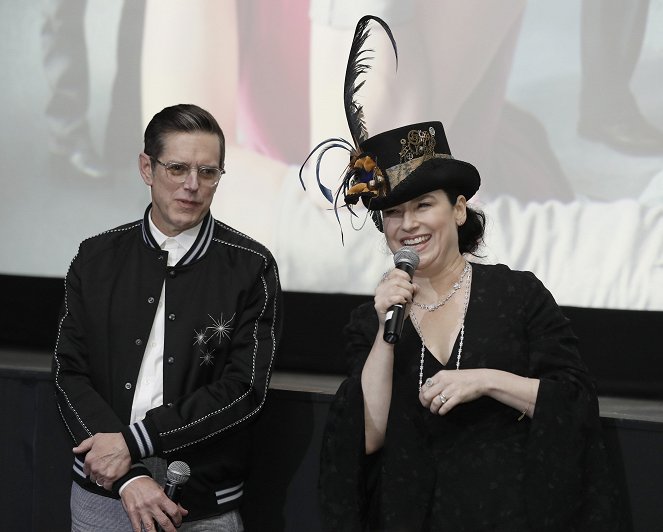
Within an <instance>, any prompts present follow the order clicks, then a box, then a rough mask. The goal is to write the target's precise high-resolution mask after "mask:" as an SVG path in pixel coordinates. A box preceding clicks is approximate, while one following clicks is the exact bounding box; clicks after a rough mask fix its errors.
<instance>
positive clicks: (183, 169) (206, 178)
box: [150, 156, 226, 187]
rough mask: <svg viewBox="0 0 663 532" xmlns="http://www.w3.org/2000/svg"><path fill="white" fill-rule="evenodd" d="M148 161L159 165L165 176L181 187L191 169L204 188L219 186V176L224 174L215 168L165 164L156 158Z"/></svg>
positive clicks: (221, 170) (173, 163)
mask: <svg viewBox="0 0 663 532" xmlns="http://www.w3.org/2000/svg"><path fill="white" fill-rule="evenodd" d="M150 159H151V160H153V161H154V162H156V163H158V164H160V165H161V166H163V167H164V168H165V169H166V175H167V176H168V178H169V179H170V180H171V181H172V182H173V183H177V184H178V185H181V184H182V183H184V182H185V181H186V178H187V177H189V174H190V173H191V170H192V168H193V169H195V170H196V176H197V177H198V183H200V184H201V185H204V186H206V187H215V186H216V185H218V184H219V180H220V179H221V176H222V175H223V174H225V173H226V171H225V170H224V169H223V168H217V167H216V166H193V167H192V166H191V165H189V164H187V163H178V162H175V161H168V162H167V163H162V162H161V161H160V160H159V159H157V158H156V157H152V156H150Z"/></svg>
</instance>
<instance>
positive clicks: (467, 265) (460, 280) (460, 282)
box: [412, 261, 470, 312]
mask: <svg viewBox="0 0 663 532" xmlns="http://www.w3.org/2000/svg"><path fill="white" fill-rule="evenodd" d="M469 271H470V263H469V262H467V261H466V262H465V267H464V268H463V271H462V272H461V274H460V277H459V278H458V281H456V282H455V283H454V284H453V286H452V287H451V292H449V293H448V294H447V296H446V297H445V298H444V299H440V300H439V301H438V302H437V303H417V302H416V301H412V304H413V305H415V306H416V307H419V308H421V309H424V310H427V311H428V312H433V311H435V310H437V309H439V308H440V307H443V306H444V305H445V303H446V302H447V301H449V300H450V299H451V297H452V296H453V295H454V294H455V293H456V292H457V291H458V290H459V289H460V287H461V286H462V285H463V280H464V279H465V275H466V274H467V272H469Z"/></svg>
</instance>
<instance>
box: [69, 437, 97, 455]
mask: <svg viewBox="0 0 663 532" xmlns="http://www.w3.org/2000/svg"><path fill="white" fill-rule="evenodd" d="M90 449H92V438H86V439H84V440H83V441H82V442H81V443H79V444H78V445H77V446H76V447H74V448H73V449H72V451H73V452H74V454H82V453H86V452H88V451H89V450H90Z"/></svg>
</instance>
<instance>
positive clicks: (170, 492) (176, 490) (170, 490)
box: [154, 481, 183, 532]
mask: <svg viewBox="0 0 663 532" xmlns="http://www.w3.org/2000/svg"><path fill="white" fill-rule="evenodd" d="M182 486H183V484H173V483H172V482H170V481H167V482H166V485H165V486H164V487H163V491H164V493H165V494H166V497H168V498H169V499H170V500H171V501H173V502H174V503H175V504H178V503H179V502H180V497H181V496H182ZM154 524H155V525H156V532H163V528H161V525H160V524H159V523H154Z"/></svg>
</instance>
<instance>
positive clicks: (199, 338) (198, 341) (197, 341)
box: [193, 329, 207, 345]
mask: <svg viewBox="0 0 663 532" xmlns="http://www.w3.org/2000/svg"><path fill="white" fill-rule="evenodd" d="M193 332H194V333H195V334H194V335H193V345H203V344H206V343H207V340H205V331H204V330H200V331H196V330H195V329H194V330H193Z"/></svg>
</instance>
